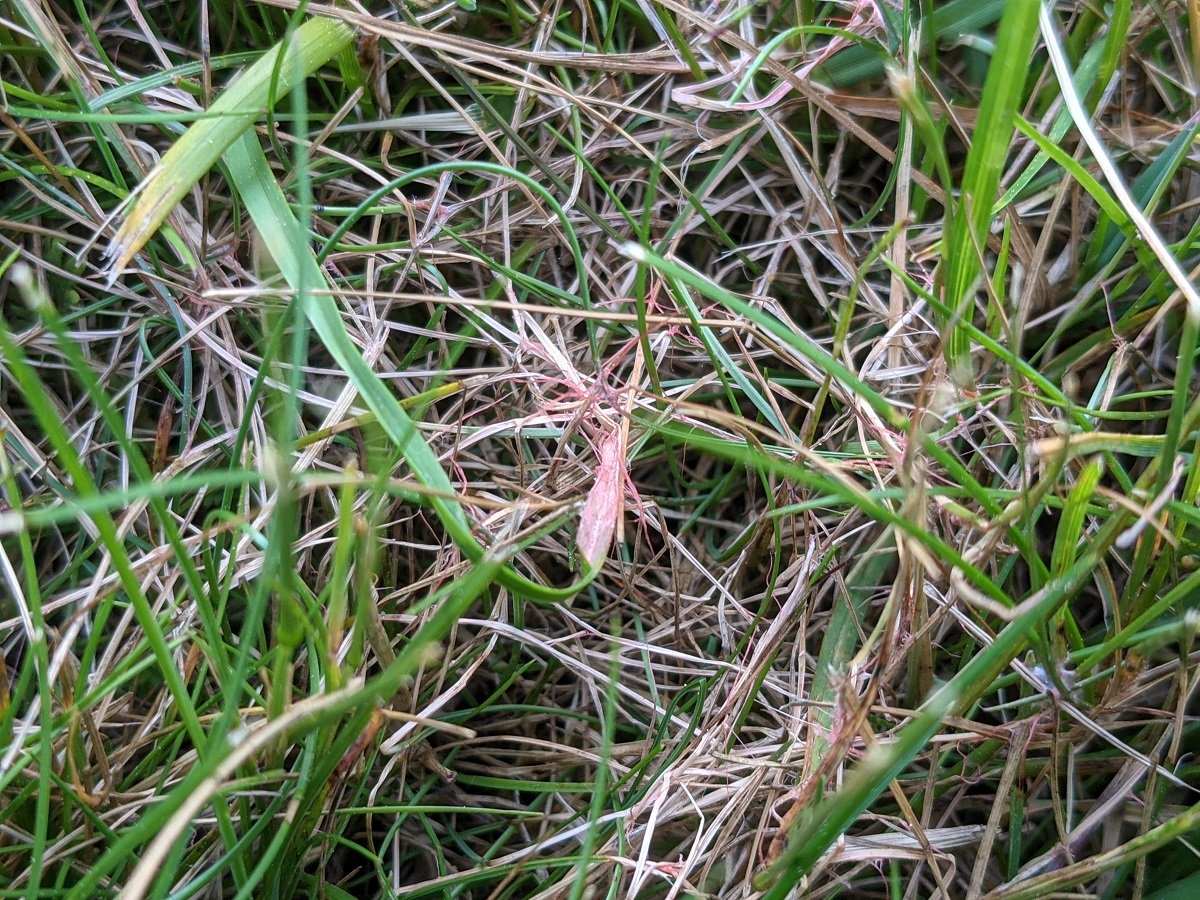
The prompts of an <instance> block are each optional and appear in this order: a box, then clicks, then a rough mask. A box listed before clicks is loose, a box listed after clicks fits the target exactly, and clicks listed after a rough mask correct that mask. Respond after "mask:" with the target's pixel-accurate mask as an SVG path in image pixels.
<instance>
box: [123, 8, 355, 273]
mask: <svg viewBox="0 0 1200 900" xmlns="http://www.w3.org/2000/svg"><path fill="white" fill-rule="evenodd" d="M353 36H354V32H353V31H352V30H351V29H350V27H349V26H347V25H346V24H344V23H342V22H338V21H335V20H333V19H309V20H308V21H307V22H305V23H304V24H303V25H301V26H300V27H299V28H297V29H296V30H295V31H294V32H292V34H291V36H290V38H289V39H285V40H284V41H282V42H280V43H279V44H277V45H275V46H274V47H272V48H271V49H270V50H268V51H267V52H266V53H264V54H263V55H262V57H261V58H260V59H259V60H258V62H256V63H254V65H252V66H250V68H248V69H247V70H246V71H245V72H243V73H242V74H241V75H240V76H239V77H238V78H237V80H235V81H234V82H233V84H231V85H229V87H228V88H226V89H225V90H224V91H223V92H222V93H221V96H220V97H218V98H217V100H216V101H215V102H214V103H213V105H212V107H211V109H210V110H209V112H211V113H212V117H211V118H205V119H201V120H200V121H199V122H197V123H196V124H194V125H193V126H192V127H191V128H189V129H188V130H187V131H186V132H184V134H183V135H182V136H180V138H179V140H177V141H176V142H175V143H174V144H173V145H172V146H171V149H170V150H168V151H167V152H166V153H165V154H163V157H162V159H161V160H159V162H158V164H157V165H155V167H154V168H153V169H152V170H151V171H150V174H149V175H147V176H146V178H145V180H144V181H143V182H142V183H141V184H140V185H139V186H138V188H137V190H136V191H135V192H134V196H135V197H136V200H135V201H134V203H133V206H132V208H131V209H130V210H129V212H128V214H127V215H126V216H125V221H124V222H123V223H122V224H121V227H120V229H118V231H117V233H116V235H115V236H114V237H113V240H112V243H110V244H109V246H108V250H107V251H106V253H105V256H106V257H107V258H108V260H109V282H110V283H111V282H112V281H113V280H115V279H116V277H117V275H118V274H120V272H121V270H123V269H124V268H125V267H126V266H128V265H129V262H130V260H132V259H133V256H134V254H135V253H137V252H138V250H140V249H141V248H142V246H143V245H144V244H145V243H146V241H148V240H149V239H150V237H151V235H153V234H154V232H155V231H156V230H158V226H160V225H161V224H162V223H163V220H164V219H166V217H167V216H168V215H170V213H171V210H173V209H174V208H175V204H177V203H178V202H179V201H180V200H182V199H183V197H184V195H185V194H187V192H188V191H190V190H191V189H192V187H193V186H194V185H195V184H196V182H198V181H199V180H200V179H201V178H202V177H203V176H204V173H205V172H207V171H208V170H209V169H210V168H212V166H213V165H214V164H215V163H216V161H217V160H218V159H220V158H221V154H222V153H224V152H225V151H226V149H228V148H229V147H230V146H231V145H232V144H233V142H234V141H235V140H237V138H238V136H239V135H241V134H242V133H244V132H245V131H246V130H247V129H249V128H252V127H253V125H254V122H255V121H256V120H257V119H259V118H261V117H262V116H263V115H265V113H266V111H267V108H268V106H269V104H270V103H272V102H273V101H278V100H279V98H281V97H284V96H286V95H287V93H288V92H289V91H291V90H292V88H294V87H295V86H296V84H297V83H299V81H301V80H302V79H303V78H305V77H307V76H308V75H309V74H311V73H312V72H314V71H315V70H316V69H317V68H319V67H320V66H321V65H323V64H324V63H326V62H327V61H329V60H330V59H332V58H333V57H334V56H336V55H337V54H338V53H339V52H340V51H341V49H342V48H343V47H345V46H346V45H347V44H349V43H350V40H351V38H352V37H353ZM285 47H286V49H287V52H288V57H287V58H285V59H282V60H281V59H280V54H281V53H282V52H283V51H284V48H285Z"/></svg>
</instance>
